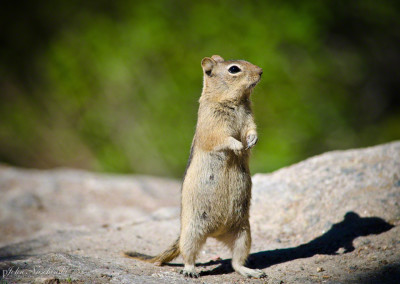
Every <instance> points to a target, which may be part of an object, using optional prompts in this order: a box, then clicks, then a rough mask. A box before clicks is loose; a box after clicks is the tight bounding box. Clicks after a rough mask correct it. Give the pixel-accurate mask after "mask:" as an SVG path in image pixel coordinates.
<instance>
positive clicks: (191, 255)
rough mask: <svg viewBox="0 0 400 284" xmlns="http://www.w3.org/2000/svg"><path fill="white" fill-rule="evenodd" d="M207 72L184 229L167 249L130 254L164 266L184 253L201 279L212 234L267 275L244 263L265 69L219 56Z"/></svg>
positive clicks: (240, 266) (187, 181)
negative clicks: (199, 268)
mask: <svg viewBox="0 0 400 284" xmlns="http://www.w3.org/2000/svg"><path fill="white" fill-rule="evenodd" d="M201 66H202V67H203V71H204V84H203V92H202V94H201V97H200V100H199V102H200V106H199V112H198V121H197V126H196V133H195V135H194V138H193V142H192V147H191V150H190V157H189V161H188V165H187V168H186V173H185V177H184V180H183V185H182V208H181V232H180V236H179V238H178V239H177V240H176V241H175V242H174V243H173V244H172V245H171V247H169V248H168V249H167V250H166V251H164V252H163V253H161V254H159V255H157V256H155V257H151V256H147V255H144V254H141V253H137V252H126V253H125V255H126V256H129V257H133V258H136V259H140V260H145V261H148V262H152V263H157V264H159V265H160V264H163V263H166V262H169V261H171V260H173V259H174V258H176V257H177V256H179V254H181V255H182V257H183V259H184V264H185V267H184V269H183V270H182V273H183V274H184V275H185V276H189V277H198V276H199V274H198V273H197V272H196V271H195V261H196V255H197V253H198V252H199V250H200V248H201V247H202V245H203V244H204V243H205V241H206V239H207V238H208V237H213V238H216V239H217V240H219V241H222V242H223V243H225V244H226V245H227V246H228V247H229V248H230V249H231V250H232V253H233V256H232V266H233V268H234V269H235V270H236V271H237V272H238V273H240V274H242V275H244V276H247V277H256V278H260V277H265V276H266V275H265V273H264V272H263V271H261V270H256V269H250V268H247V267H245V266H244V264H245V261H246V259H247V256H248V254H249V251H250V245H251V234H250V224H249V207H250V199H251V176H250V171H249V154H250V149H251V148H252V147H253V146H254V145H255V144H256V143H257V139H258V137H257V132H256V125H255V123H254V118H253V113H252V110H251V102H250V94H251V92H252V90H253V88H254V87H255V86H256V85H257V83H258V82H259V81H260V79H261V74H262V69H261V68H260V67H258V66H255V65H253V64H251V63H249V62H247V61H244V60H229V61H225V60H224V59H223V58H222V57H221V56H219V55H213V56H212V57H211V58H210V57H206V58H204V59H203V60H202V61H201Z"/></svg>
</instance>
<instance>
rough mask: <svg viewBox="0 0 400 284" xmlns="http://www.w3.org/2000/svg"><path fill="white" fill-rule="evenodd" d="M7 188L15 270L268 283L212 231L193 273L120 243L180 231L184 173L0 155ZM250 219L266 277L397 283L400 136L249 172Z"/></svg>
mask: <svg viewBox="0 0 400 284" xmlns="http://www.w3.org/2000/svg"><path fill="white" fill-rule="evenodd" d="M0 192H1V199H0V229H1V234H0V270H1V271H2V272H3V275H4V277H3V278H4V279H5V280H7V281H9V282H19V283H25V282H35V283H44V282H46V281H47V282H48V283H53V282H54V283H88V282H89V283H93V282H96V283H187V282H199V281H201V282H206V283H227V282H228V283H231V282H243V283H263V280H254V279H252V280H249V279H245V278H243V277H241V276H239V275H238V274H236V273H232V269H231V268H230V266H229V265H228V263H229V262H228V261H227V259H229V258H230V257H231V255H230V252H229V251H228V250H227V249H226V248H224V246H222V245H221V244H219V243H217V242H216V241H215V240H212V239H211V240H209V241H207V244H206V245H205V247H204V248H203V250H202V253H201V254H199V259H198V263H199V264H200V265H199V267H197V269H198V270H199V271H202V278H200V279H198V280H196V279H184V278H182V277H181V276H180V275H179V273H178V271H179V270H180V269H181V267H180V265H181V263H182V259H181V258H178V259H176V260H175V261H174V265H172V266H169V265H166V266H163V267H155V266H153V265H151V264H148V263H143V262H139V261H135V260H132V259H128V258H124V257H123V256H122V255H121V252H122V251H125V250H137V251H139V252H142V253H146V254H156V253H159V252H161V251H162V250H163V249H165V248H166V247H167V246H168V245H169V244H170V243H172V242H173V241H174V240H175V238H176V237H177V236H178V233H179V204H180V181H174V180H169V179H161V178H155V177H143V176H124V175H101V174H93V173H88V172H84V171H77V170H67V169H59V170H48V171H43V170H22V169H17V168H13V167H7V166H4V165H3V166H0ZM250 222H251V226H252V236H253V237H252V238H253V245H252V253H251V255H250V257H249V265H250V266H252V267H254V268H258V269H263V270H264V271H265V272H266V273H267V274H268V279H270V281H273V282H274V281H275V282H276V281H278V282H279V283H316V282H324V281H329V283H338V282H340V283H400V241H399V237H398V236H399V235H400V229H399V225H400V142H393V143H389V144H385V145H380V146H376V147H371V148H366V149H358V150H348V151H334V152H329V153H325V154H323V155H320V156H316V157H313V158H310V159H308V160H305V161H303V162H300V163H298V164H295V165H293V166H290V167H287V168H283V169H281V170H279V171H276V172H274V173H271V174H256V175H254V177H253V200H252V208H251V219H250ZM215 256H221V259H220V258H218V259H217V260H216V261H210V260H212V259H213V258H214V257H215ZM176 266H178V267H176ZM323 267H324V268H329V269H327V271H325V270H324V269H323ZM315 272H320V273H315ZM322 272H323V273H322ZM49 281H50V282H49Z"/></svg>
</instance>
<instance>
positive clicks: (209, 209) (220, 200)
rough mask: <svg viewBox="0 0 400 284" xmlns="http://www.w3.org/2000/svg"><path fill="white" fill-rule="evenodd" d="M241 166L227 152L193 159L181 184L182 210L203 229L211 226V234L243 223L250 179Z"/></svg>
mask: <svg viewBox="0 0 400 284" xmlns="http://www.w3.org/2000/svg"><path fill="white" fill-rule="evenodd" d="M242 163H243V161H241V160H240V159H239V158H237V157H235V156H233V154H232V153H226V152H209V153H205V154H203V155H199V156H197V157H193V160H192V163H191V165H190V167H189V169H188V171H187V175H186V177H185V180H184V183H183V190H182V209H183V211H186V210H188V214H189V215H191V216H190V218H191V219H197V220H198V222H199V223H202V224H203V225H204V226H206V227H207V226H212V227H210V228H208V229H207V230H210V231H213V230H218V229H219V227H221V226H223V227H226V226H228V225H229V226H231V225H232V224H234V223H236V222H237V221H238V220H242V219H243V217H244V215H247V214H248V210H249V205H250V198H251V177H250V174H249V172H248V170H246V169H247V168H248V167H245V166H243V164H242ZM189 208H191V209H189ZM189 212H190V213H189ZM188 217H189V216H188Z"/></svg>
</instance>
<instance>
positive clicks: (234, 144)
mask: <svg viewBox="0 0 400 284" xmlns="http://www.w3.org/2000/svg"><path fill="white" fill-rule="evenodd" d="M229 148H231V150H233V152H235V154H236V155H239V154H240V152H241V151H242V150H243V144H242V142H240V141H238V140H236V139H235V140H232V141H231V145H230V147H229Z"/></svg>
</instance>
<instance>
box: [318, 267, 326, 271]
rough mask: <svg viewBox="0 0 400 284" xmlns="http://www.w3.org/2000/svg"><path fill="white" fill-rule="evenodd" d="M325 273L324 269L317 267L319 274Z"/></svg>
mask: <svg viewBox="0 0 400 284" xmlns="http://www.w3.org/2000/svg"><path fill="white" fill-rule="evenodd" d="M322 271H325V269H323V268H322V267H317V272H322Z"/></svg>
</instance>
